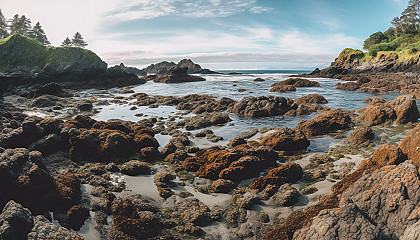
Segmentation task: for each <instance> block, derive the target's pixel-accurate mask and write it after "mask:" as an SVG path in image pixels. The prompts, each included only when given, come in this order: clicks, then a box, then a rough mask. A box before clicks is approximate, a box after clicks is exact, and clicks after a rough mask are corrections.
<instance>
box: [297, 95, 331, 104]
mask: <svg viewBox="0 0 420 240" xmlns="http://www.w3.org/2000/svg"><path fill="white" fill-rule="evenodd" d="M294 102H295V103H296V104H298V105H301V104H315V103H317V104H324V103H328V101H327V99H325V98H324V97H323V96H321V95H319V94H309V95H306V96H303V97H300V98H298V99H295V100H294Z"/></svg>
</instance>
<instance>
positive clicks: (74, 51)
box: [0, 34, 107, 72]
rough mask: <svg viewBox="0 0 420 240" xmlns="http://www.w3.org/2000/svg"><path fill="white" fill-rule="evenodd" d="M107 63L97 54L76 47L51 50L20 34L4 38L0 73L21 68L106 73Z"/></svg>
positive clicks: (0, 52)
mask: <svg viewBox="0 0 420 240" xmlns="http://www.w3.org/2000/svg"><path fill="white" fill-rule="evenodd" d="M106 67H107V64H106V63H105V62H103V61H102V60H101V59H100V58H99V57H98V56H97V55H96V54H95V53H94V52H92V51H89V50H85V49H81V48H76V47H51V46H44V45H43V44H41V43H40V42H38V41H36V40H34V39H32V38H29V37H26V36H22V35H19V34H15V35H12V36H9V37H7V38H5V39H0V71H3V72H13V71H16V70H18V69H30V70H36V69H38V70H47V71H49V72H51V71H54V72H66V71H68V70H74V71H78V72H81V71H84V70H86V69H90V71H92V70H93V71H105V69H106Z"/></svg>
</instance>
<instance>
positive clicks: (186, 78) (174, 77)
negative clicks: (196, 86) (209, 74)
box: [153, 67, 206, 83]
mask: <svg viewBox="0 0 420 240" xmlns="http://www.w3.org/2000/svg"><path fill="white" fill-rule="evenodd" d="M187 71H188V68H187V67H176V68H173V69H171V70H169V71H167V72H166V73H164V74H162V75H158V76H157V77H156V78H155V79H154V80H153V81H154V82H160V83H180V82H198V81H205V80H206V79H205V78H202V77H199V76H192V75H189V74H188V73H187Z"/></svg>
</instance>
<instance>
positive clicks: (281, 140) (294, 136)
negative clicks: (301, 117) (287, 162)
mask: <svg viewBox="0 0 420 240" xmlns="http://www.w3.org/2000/svg"><path fill="white" fill-rule="evenodd" d="M309 144H310V142H309V140H308V139H307V138H306V137H305V135H304V134H303V132H301V131H299V130H294V129H290V128H286V127H283V128H280V129H279V130H278V131H277V132H274V133H271V134H269V135H267V136H265V137H264V138H263V139H262V140H261V141H260V145H263V146H268V147H272V148H273V149H274V150H277V151H298V150H304V149H306V148H307V147H309Z"/></svg>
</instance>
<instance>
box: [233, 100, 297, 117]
mask: <svg viewBox="0 0 420 240" xmlns="http://www.w3.org/2000/svg"><path fill="white" fill-rule="evenodd" d="M296 108H297V105H296V104H293V101H292V100H290V99H286V98H283V97H277V96H263V97H245V98H243V99H242V100H240V101H239V102H236V103H235V105H234V106H233V107H232V108H230V109H229V111H230V112H232V113H235V114H236V115H238V116H243V117H249V118H257V117H270V116H278V115H283V114H285V113H286V112H287V111H289V110H291V109H296Z"/></svg>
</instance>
